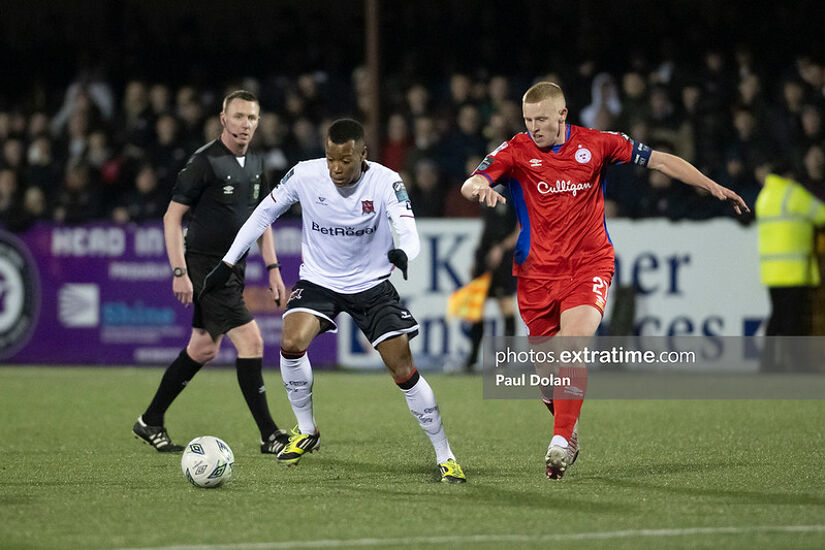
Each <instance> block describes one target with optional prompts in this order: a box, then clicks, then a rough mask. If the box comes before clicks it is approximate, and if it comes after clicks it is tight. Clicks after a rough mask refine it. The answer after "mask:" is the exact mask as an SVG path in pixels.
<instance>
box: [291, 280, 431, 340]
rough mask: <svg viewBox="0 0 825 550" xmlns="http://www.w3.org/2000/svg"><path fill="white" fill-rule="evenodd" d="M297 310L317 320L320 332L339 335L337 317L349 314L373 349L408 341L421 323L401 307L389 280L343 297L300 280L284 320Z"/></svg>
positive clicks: (294, 289) (415, 333)
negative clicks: (398, 340)
mask: <svg viewBox="0 0 825 550" xmlns="http://www.w3.org/2000/svg"><path fill="white" fill-rule="evenodd" d="M297 311H303V312H306V313H311V314H312V315H315V316H316V317H318V318H319V319H320V320H321V332H326V331H331V332H338V325H336V324H335V321H334V319H335V317H337V316H338V314H339V313H341V312H342V311H343V312H345V313H348V314H349V315H350V316H351V317H352V319H353V320H354V321H355V324H356V325H358V328H360V329H361V332H363V333H364V336H366V337H367V339H368V340H369V341H370V343H371V344H372V347H376V346H377V345H378V344H380V343H381V342H383V341H384V340H387V339H389V338H393V337H394V336H400V335H401V334H406V335H407V337H408V338H413V337H415V335H417V334H418V321H416V320H415V318H414V317H413V316H412V313H410V312H409V310H408V309H407V308H405V307H404V306H403V305H401V298H400V297H399V296H398V292H397V291H396V290H395V287H394V286H392V283H390V282H389V281H384V282H383V283H380V284H378V285H376V286H374V287H372V288H370V289H368V290H365V291H363V292H356V293H355V294H341V293H338V292H335V291H334V290H329V289H328V288H324V287H322V286H320V285H316V284H315V283H310V282H309V281H305V280H300V281H298V282H297V283H296V284H295V286H294V287H292V294H291V295H290V296H289V301H288V302H287V304H286V312H284V317H286V316H287V315H289V314H290V313H295V312H297Z"/></svg>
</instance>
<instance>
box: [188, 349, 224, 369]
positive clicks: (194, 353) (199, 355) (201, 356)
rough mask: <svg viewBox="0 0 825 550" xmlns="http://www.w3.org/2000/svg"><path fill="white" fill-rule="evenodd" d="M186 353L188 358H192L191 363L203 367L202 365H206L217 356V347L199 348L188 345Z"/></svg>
mask: <svg viewBox="0 0 825 550" xmlns="http://www.w3.org/2000/svg"><path fill="white" fill-rule="evenodd" d="M186 353H188V354H189V357H191V358H192V360H193V361H195V362H196V363H200V364H201V365H203V364H204V363H208V362H209V361H211V360H212V359H214V358H215V357H217V356H218V346H210V345H201V346H192V345H190V346H189V347H188V348H187V349H186Z"/></svg>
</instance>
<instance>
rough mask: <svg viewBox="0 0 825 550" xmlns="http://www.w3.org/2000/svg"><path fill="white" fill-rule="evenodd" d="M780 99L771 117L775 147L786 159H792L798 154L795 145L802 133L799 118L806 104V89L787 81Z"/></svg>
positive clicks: (794, 82)
mask: <svg viewBox="0 0 825 550" xmlns="http://www.w3.org/2000/svg"><path fill="white" fill-rule="evenodd" d="M779 99H780V101H779V105H778V106H776V107H775V108H774V111H773V113H772V115H771V122H770V126H771V133H772V134H773V138H774V139H773V141H774V145H775V146H776V147H778V148H779V150H780V151H781V152H782V153H783V154H784V156H785V157H792V156H793V155H794V153H795V152H796V151H794V144H795V143H796V141H797V140H798V139H799V136H800V133H801V128H800V122H799V117H800V115H801V114H802V107H803V106H804V104H805V103H804V102H805V89H804V88H803V87H802V84H801V83H800V82H799V81H797V80H793V79H790V80H786V81H785V82H784V83H783V84H782V93H781V96H780V98H779Z"/></svg>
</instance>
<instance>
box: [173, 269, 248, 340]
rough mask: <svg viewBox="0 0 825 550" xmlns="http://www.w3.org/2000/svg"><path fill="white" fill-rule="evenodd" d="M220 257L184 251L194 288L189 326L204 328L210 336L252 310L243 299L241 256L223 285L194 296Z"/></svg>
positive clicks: (243, 318) (237, 322)
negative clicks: (200, 296) (192, 311)
mask: <svg viewBox="0 0 825 550" xmlns="http://www.w3.org/2000/svg"><path fill="white" fill-rule="evenodd" d="M220 261H221V258H218V257H217V256H207V255H205V254H195V253H187V254H186V270H187V273H188V274H189V278H190V279H191V280H192V286H193V287H194V289H195V296H194V298H193V300H192V303H193V305H194V306H195V311H194V313H193V314H192V327H193V328H200V329H204V330H206V331H207V332H208V333H209V336H211V337H212V339H213V340H214V339H216V338H217V337H218V336H220V335H221V334H225V333H226V332H228V331H230V330H232V329H233V328H235V327H239V326H241V325H245V324H247V323H248V322H250V321H251V320H252V314H251V313H249V310H248V309H246V303H245V302H244V301H243V289H244V273H245V271H246V261H245V260H244V261H241V262H238V263H237V264H236V265H235V267H234V268H233V270H232V275H231V276H230V277H229V281H227V283H226V286H225V287H224V288H222V289H220V290H215V291H213V292H210V293H209V294H207V295H206V296H205V297H204V299H203V300H199V299H198V294H199V293H200V291H201V288H203V278H204V277H206V274H207V273H209V271H210V270H211V269H212V268H213V267H215V266H216V265H217V264H218V262H220Z"/></svg>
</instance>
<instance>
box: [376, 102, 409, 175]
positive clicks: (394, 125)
mask: <svg viewBox="0 0 825 550" xmlns="http://www.w3.org/2000/svg"><path fill="white" fill-rule="evenodd" d="M412 146H413V142H412V139H411V138H410V132H409V129H408V127H407V120H406V119H405V118H404V115H402V114H401V113H393V114H391V115H390V118H389V120H388V121H387V139H386V140H385V141H384V144H383V146H382V148H381V155H380V158H381V164H383V165H384V166H386V167H387V168H391V169H392V170H395V171H396V172H398V171H399V170H401V169H402V168H403V166H404V161H405V160H406V159H407V153H408V152H409V151H410V149H411V148H412Z"/></svg>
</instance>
